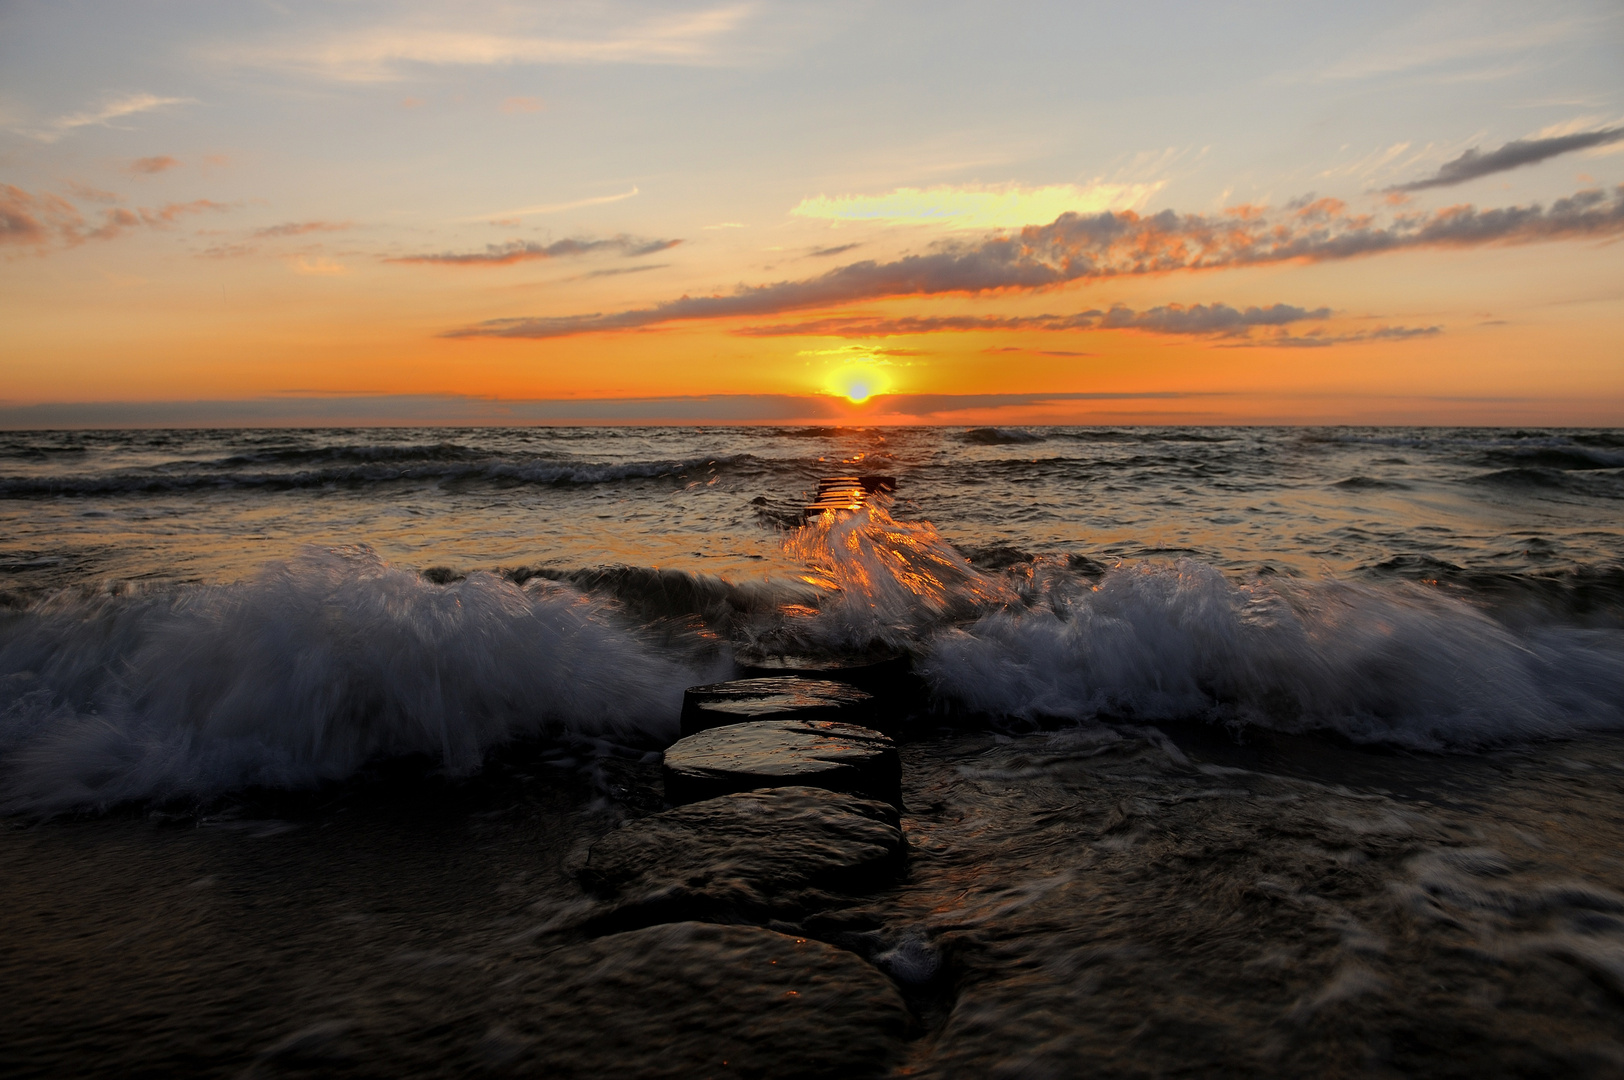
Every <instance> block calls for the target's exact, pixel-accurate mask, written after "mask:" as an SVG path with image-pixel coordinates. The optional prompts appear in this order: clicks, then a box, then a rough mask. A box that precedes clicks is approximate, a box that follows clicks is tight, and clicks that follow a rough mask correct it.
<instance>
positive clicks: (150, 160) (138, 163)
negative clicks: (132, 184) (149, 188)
mask: <svg viewBox="0 0 1624 1080" xmlns="http://www.w3.org/2000/svg"><path fill="white" fill-rule="evenodd" d="M179 165H180V162H179V161H177V160H175V159H174V158H172V157H170V156H169V155H168V154H160V155H159V156H157V157H144V158H136V159H135V160H134V161H132V162H130V163H129V164H128V165H126V166H124V171H125V172H127V173H133V174H135V175H138V176H153V175H155V174H157V173H161V172H166V171H167V170H169V169H173V168H177V167H178V166H179Z"/></svg>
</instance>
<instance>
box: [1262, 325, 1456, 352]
mask: <svg viewBox="0 0 1624 1080" xmlns="http://www.w3.org/2000/svg"><path fill="white" fill-rule="evenodd" d="M1443 331H1444V328H1443V327H1441V326H1382V327H1378V328H1376V329H1375V330H1360V331H1356V332H1354V333H1351V334H1329V333H1321V332H1319V331H1317V330H1310V331H1309V332H1308V333H1306V334H1290V333H1283V334H1272V335H1268V336H1265V337H1253V338H1247V339H1246V340H1245V341H1244V342H1242V343H1241V344H1240V345H1235V346H1231V347H1233V348H1241V347H1251V346H1262V347H1264V348H1269V349H1323V348H1327V347H1329V346H1332V345H1353V344H1356V343H1358V342H1361V341H1408V340H1410V339H1411V338H1420V337H1433V336H1435V335H1437V334H1441V333H1443Z"/></svg>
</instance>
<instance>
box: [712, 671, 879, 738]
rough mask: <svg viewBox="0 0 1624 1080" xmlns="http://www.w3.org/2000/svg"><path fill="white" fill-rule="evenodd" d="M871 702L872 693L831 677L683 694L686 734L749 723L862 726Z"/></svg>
mask: <svg viewBox="0 0 1624 1080" xmlns="http://www.w3.org/2000/svg"><path fill="white" fill-rule="evenodd" d="M873 703H874V698H873V695H871V694H868V693H865V692H864V691H862V690H859V689H857V688H856V687H855V686H850V685H848V684H846V683H838V682H831V681H829V680H828V679H803V678H796V677H792V676H780V677H777V678H762V679H734V680H732V681H731V682H720V683H710V684H709V685H706V686H691V687H689V688H688V690H687V691H686V692H685V693H684V694H683V695H682V733H683V734H684V735H693V734H695V733H697V732H700V731H706V730H709V729H710V728H714V727H722V726H723V725H726V724H739V723H745V722H747V721H751V720H789V719H796V720H842V721H845V722H847V723H861V722H863V721H866V720H868V719H869V718H870V716H871V714H872V712H873Z"/></svg>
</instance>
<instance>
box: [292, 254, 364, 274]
mask: <svg viewBox="0 0 1624 1080" xmlns="http://www.w3.org/2000/svg"><path fill="white" fill-rule="evenodd" d="M291 265H292V267H293V272H294V273H295V274H305V275H309V276H312V277H343V276H344V275H345V274H348V273H349V272H350V268H349V267H347V266H345V265H344V264H343V263H337V262H334V261H333V260H331V259H320V258H317V259H298V260H295V261H294V262H293V263H292V264H291Z"/></svg>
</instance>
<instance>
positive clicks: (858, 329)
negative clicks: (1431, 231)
mask: <svg viewBox="0 0 1624 1080" xmlns="http://www.w3.org/2000/svg"><path fill="white" fill-rule="evenodd" d="M1330 317H1331V309H1330V308H1328V307H1321V308H1312V309H1310V308H1303V307H1297V306H1296V305H1294V304H1272V305H1270V306H1268V307H1256V306H1253V307H1248V308H1244V309H1243V308H1235V307H1231V306H1230V305H1228V304H1193V305H1190V306H1183V305H1180V304H1165V305H1162V306H1159V307H1153V308H1148V309H1146V310H1144V311H1134V310H1133V309H1131V308H1128V307H1125V306H1123V305H1121V304H1116V305H1113V306H1112V308H1111V309H1110V310H1109V311H1101V310H1099V309H1097V308H1096V309H1094V310H1091V311H1080V312H1077V313H1076V314H1074V315H1008V316H998V315H948V316H903V317H899V318H885V317H878V316H861V315H860V316H835V317H832V318H827V319H813V320H809V321H802V322H793V323H780V324H777V325H772V326H747V327H743V328H742V329H739V330H736V331H735V333H737V334H741V335H744V336H746V337H844V338H871V337H897V336H906V335H913V334H930V333H942V332H954V331H958V332H964V331H1005V332H1007V331H1031V330H1038V331H1067V330H1142V331H1145V332H1147V333H1152V334H1165V335H1174V336H1188V337H1207V338H1219V339H1236V340H1239V341H1244V342H1248V343H1255V344H1264V345H1279V346H1281V347H1286V346H1293V345H1295V346H1300V347H1303V348H1308V347H1312V346H1317V345H1339V344H1343V343H1345V342H1351V341H1369V340H1379V339H1382V338H1400V337H1414V336H1417V335H1420V334H1432V333H1437V332H1439V330H1440V329H1441V328H1440V327H1429V328H1427V329H1425V330H1407V329H1405V328H1402V327H1389V328H1383V329H1382V330H1378V331H1368V332H1364V333H1359V334H1346V335H1341V336H1333V335H1326V334H1323V333H1322V332H1320V331H1310V332H1309V333H1308V334H1306V335H1303V336H1302V337H1301V338H1300V339H1297V338H1291V339H1288V338H1283V337H1280V336H1271V337H1267V338H1265V337H1254V336H1249V335H1250V334H1251V332H1252V331H1253V330H1254V329H1270V328H1281V327H1286V326H1289V325H1290V324H1292V323H1299V322H1317V321H1320V320H1323V319H1328V318H1330ZM1001 351H1019V352H1039V353H1041V355H1044V356H1088V355H1091V354H1089V353H1071V352H1064V351H1055V350H1033V349H1026V348H1023V347H1021V346H1008V347H1006V348H1005V349H1004V350H1001Z"/></svg>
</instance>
